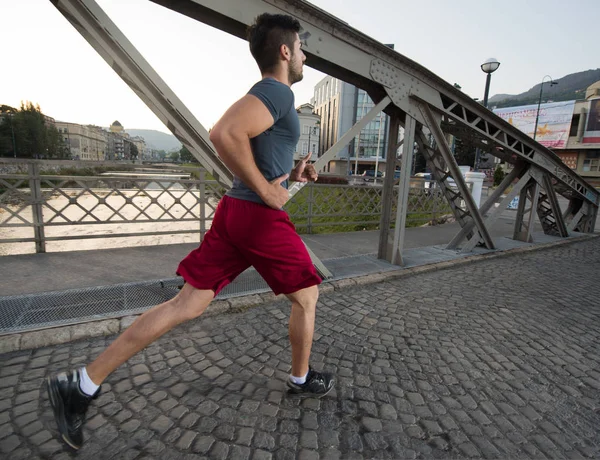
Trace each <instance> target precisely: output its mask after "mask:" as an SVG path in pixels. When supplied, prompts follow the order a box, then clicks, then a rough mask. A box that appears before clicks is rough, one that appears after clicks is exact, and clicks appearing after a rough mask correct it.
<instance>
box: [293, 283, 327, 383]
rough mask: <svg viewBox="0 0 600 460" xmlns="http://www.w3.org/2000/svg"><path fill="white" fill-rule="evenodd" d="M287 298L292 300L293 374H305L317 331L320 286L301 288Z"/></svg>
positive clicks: (297, 375)
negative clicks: (316, 313) (316, 316)
mask: <svg viewBox="0 0 600 460" xmlns="http://www.w3.org/2000/svg"><path fill="white" fill-rule="evenodd" d="M287 298H288V299H290V300H291V301H292V314H291V315H290V324H289V333H290V344H291V346H292V375H294V376H296V377H300V376H304V375H306V373H307V372H308V361H309V358H310V350H311V348H312V342H313V335H314V332H315V311H316V308H317V300H318V299H319V288H318V286H311V287H309V288H306V289H301V290H299V291H296V292H294V293H292V294H288V295H287Z"/></svg>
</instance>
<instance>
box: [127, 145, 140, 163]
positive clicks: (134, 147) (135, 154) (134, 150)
mask: <svg viewBox="0 0 600 460" xmlns="http://www.w3.org/2000/svg"><path fill="white" fill-rule="evenodd" d="M139 154H140V151H139V150H138V148H137V145H135V144H134V143H133V142H132V143H131V150H130V153H129V155H130V157H131V159H132V160H137V158H138V155H139Z"/></svg>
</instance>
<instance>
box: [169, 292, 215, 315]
mask: <svg viewBox="0 0 600 460" xmlns="http://www.w3.org/2000/svg"><path fill="white" fill-rule="evenodd" d="M213 298H214V292H213V291H211V290H200V289H196V288H194V287H193V286H191V285H189V284H185V285H184V286H183V288H182V289H181V291H179V293H178V294H177V295H176V296H175V297H174V298H173V299H172V302H173V308H174V310H175V311H176V312H177V313H178V314H180V315H181V316H182V317H183V318H184V320H191V319H194V318H197V317H198V316H200V315H201V314H202V313H204V311H205V310H206V308H207V307H208V305H209V304H210V303H211V301H212V300H213Z"/></svg>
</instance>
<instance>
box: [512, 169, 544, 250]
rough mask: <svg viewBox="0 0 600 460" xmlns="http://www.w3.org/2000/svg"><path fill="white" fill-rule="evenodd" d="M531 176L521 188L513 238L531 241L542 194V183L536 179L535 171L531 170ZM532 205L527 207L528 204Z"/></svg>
mask: <svg viewBox="0 0 600 460" xmlns="http://www.w3.org/2000/svg"><path fill="white" fill-rule="evenodd" d="M529 174H530V176H531V177H530V178H529V181H528V182H527V184H526V185H525V187H523V189H522V190H521V193H520V196H519V208H518V210H517V219H516V222H515V230H514V234H513V239H515V240H519V241H524V242H526V243H531V242H532V241H533V238H532V236H531V234H532V233H533V225H534V223H535V212H534V211H536V210H537V205H538V200H539V196H540V184H539V183H538V181H537V180H536V179H535V177H534V174H535V172H534V171H531V170H530V171H529ZM528 204H529V205H530V207H529V208H527V205H528Z"/></svg>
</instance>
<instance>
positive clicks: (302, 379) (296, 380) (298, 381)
mask: <svg viewBox="0 0 600 460" xmlns="http://www.w3.org/2000/svg"><path fill="white" fill-rule="evenodd" d="M306 377H308V372H307V373H306V375H305V376H304V377H295V376H293V375H292V374H290V380H291V381H292V383H295V384H296V385H302V384H303V383H306Z"/></svg>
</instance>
